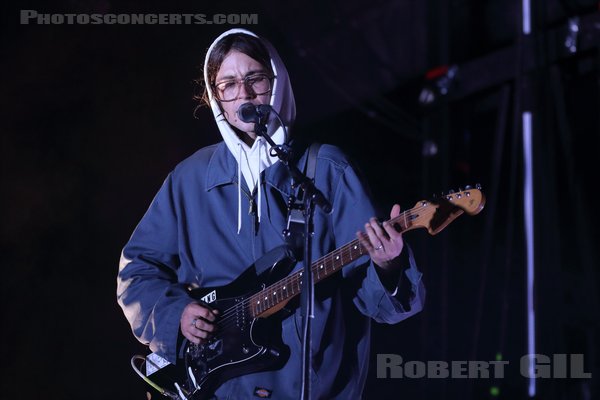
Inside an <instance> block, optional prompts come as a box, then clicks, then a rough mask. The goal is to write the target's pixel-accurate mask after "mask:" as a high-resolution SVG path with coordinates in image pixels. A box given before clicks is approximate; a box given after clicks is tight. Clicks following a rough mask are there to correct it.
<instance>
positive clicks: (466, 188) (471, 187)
mask: <svg viewBox="0 0 600 400" xmlns="http://www.w3.org/2000/svg"><path fill="white" fill-rule="evenodd" d="M469 189H473V186H471V185H467V186H465V190H469Z"/></svg>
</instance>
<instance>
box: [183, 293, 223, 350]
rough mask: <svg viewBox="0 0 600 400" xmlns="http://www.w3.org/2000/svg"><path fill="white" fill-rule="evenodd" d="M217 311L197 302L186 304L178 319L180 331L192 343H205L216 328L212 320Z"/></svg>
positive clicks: (214, 318)
mask: <svg viewBox="0 0 600 400" xmlns="http://www.w3.org/2000/svg"><path fill="white" fill-rule="evenodd" d="M218 313H219V312H218V311H217V310H211V309H210V308H207V307H204V306H202V305H200V304H198V303H190V304H188V305H187V306H186V307H185V308H184V309H183V313H182V314H181V319H180V320H179V326H180V329H181V333H182V334H183V336H185V337H186V338H187V339H188V340H189V341H190V342H192V343H195V344H201V343H206V341H207V340H208V339H209V338H210V337H211V336H212V334H213V332H215V330H216V326H215V324H214V322H215V320H216V316H217V315H218Z"/></svg>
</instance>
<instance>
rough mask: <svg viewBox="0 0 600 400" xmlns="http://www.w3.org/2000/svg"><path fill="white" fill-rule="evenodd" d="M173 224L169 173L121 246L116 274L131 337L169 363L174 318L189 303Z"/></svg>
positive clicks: (173, 356) (175, 335) (175, 328)
mask: <svg viewBox="0 0 600 400" xmlns="http://www.w3.org/2000/svg"><path fill="white" fill-rule="evenodd" d="M177 221H178V218H177V213H176V207H175V200H174V195H173V182H172V176H171V175H169V177H167V179H166V180H165V182H164V184H163V186H162V187H161V189H160V191H159V192H158V194H157V195H156V196H155V198H154V200H153V201H152V203H151V205H150V207H149V209H148V211H147V212H146V214H145V215H144V217H143V218H142V220H141V221H140V223H139V224H138V226H137V227H136V229H135V231H134V232H133V234H132V236H131V238H130V240H129V241H128V243H127V244H126V245H125V247H124V249H123V252H122V254H121V261H120V264H119V273H118V276H117V301H118V303H119V305H120V306H121V308H122V309H123V312H124V314H125V317H126V318H127V320H128V321H129V324H130V325H131V328H132V331H133V333H134V335H135V336H136V337H137V339H138V340H139V341H140V342H142V343H144V344H146V345H149V346H150V349H151V350H152V351H154V352H157V353H158V354H159V355H161V356H162V357H164V358H166V359H167V360H168V361H170V362H173V363H174V362H175V361H176V355H177V341H178V335H179V319H180V317H181V314H182V312H183V309H184V308H185V306H186V305H187V304H189V303H191V302H192V299H191V298H190V297H189V296H188V294H187V290H186V287H185V286H184V285H182V284H179V283H178V281H177V269H178V268H179V265H180V261H179V257H178V239H177V238H178V222H177Z"/></svg>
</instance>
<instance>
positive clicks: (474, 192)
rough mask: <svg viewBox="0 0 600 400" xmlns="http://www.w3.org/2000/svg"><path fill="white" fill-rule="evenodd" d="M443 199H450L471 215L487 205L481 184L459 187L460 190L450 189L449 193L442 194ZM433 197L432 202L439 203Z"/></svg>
mask: <svg viewBox="0 0 600 400" xmlns="http://www.w3.org/2000/svg"><path fill="white" fill-rule="evenodd" d="M441 198H442V199H445V200H448V201H449V202H450V203H451V204H453V205H454V206H456V207H459V208H460V209H462V210H463V211H464V212H466V213H467V214H469V215H477V214H479V212H480V211H481V210H483V207H484V206H485V196H484V195H483V193H482V192H481V186H480V185H476V186H475V188H472V187H471V186H467V187H466V188H465V189H464V190H463V189H458V192H455V191H453V190H450V191H449V192H448V194H442V196H441ZM436 200H437V199H433V201H432V202H434V203H437V202H439V200H437V201H436Z"/></svg>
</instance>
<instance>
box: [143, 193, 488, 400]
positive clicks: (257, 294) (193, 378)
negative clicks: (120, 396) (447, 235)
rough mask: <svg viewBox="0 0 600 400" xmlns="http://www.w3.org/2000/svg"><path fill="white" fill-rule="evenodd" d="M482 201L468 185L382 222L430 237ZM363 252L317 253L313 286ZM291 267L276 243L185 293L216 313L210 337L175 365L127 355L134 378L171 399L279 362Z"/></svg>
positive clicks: (294, 292)
mask: <svg viewBox="0 0 600 400" xmlns="http://www.w3.org/2000/svg"><path fill="white" fill-rule="evenodd" d="M484 205H485V196H484V195H483V193H482V192H481V190H480V187H479V185H477V187H476V188H471V187H469V186H467V188H466V189H464V190H460V191H458V192H450V194H447V195H443V196H441V197H439V198H434V199H433V200H422V201H419V202H418V203H416V204H415V206H414V207H413V208H411V209H410V210H406V211H404V212H402V213H401V214H400V215H399V216H397V217H395V218H393V219H391V220H390V221H389V222H390V223H391V224H392V226H394V227H395V228H396V229H397V230H398V231H399V232H407V231H410V230H413V229H417V228H424V229H427V231H428V232H429V234H431V235H435V234H437V233H439V232H441V231H442V230H443V229H444V228H445V227H446V226H448V224H450V223H451V222H452V221H453V220H455V219H456V218H458V217H459V216H460V215H462V214H463V213H467V214H469V215H476V214H478V213H479V212H480V211H481V210H482V209H483V207H484ZM367 254H368V252H367V250H366V249H364V248H363V247H362V246H361V244H360V242H359V241H358V239H355V240H353V241H352V242H350V243H347V244H346V245H344V246H342V247H340V248H338V249H336V250H334V251H332V252H331V253H329V254H327V255H325V256H323V257H321V258H319V259H318V260H316V261H314V262H313V263H312V266H311V270H312V273H313V278H314V280H313V281H314V283H315V284H317V283H318V282H320V281H322V280H324V279H326V278H328V277H330V276H334V275H336V272H338V271H339V270H340V269H341V268H342V267H343V266H345V265H347V264H349V263H351V262H352V261H354V260H356V259H358V258H360V257H362V256H364V255H367ZM265 265H267V266H270V268H268V269H267V272H265V274H262V275H261V276H256V273H255V271H256V269H257V268H256V267H258V266H265ZM293 265H294V259H293V257H292V254H291V251H289V250H288V249H287V248H285V247H281V248H276V249H274V250H273V251H271V252H269V253H267V254H266V255H265V256H263V257H262V258H261V259H260V260H258V261H257V262H256V263H255V265H254V266H251V267H250V268H248V269H247V270H246V272H244V273H243V274H242V275H241V276H240V277H238V278H237V279H236V280H235V281H233V282H232V283H230V284H228V285H226V286H222V287H215V288H202V289H194V290H192V296H193V297H194V298H196V299H197V300H198V301H199V302H200V303H203V304H204V305H206V306H208V307H211V308H216V309H218V310H219V312H220V313H219V317H218V319H217V321H216V325H217V332H216V334H215V335H214V336H213V337H212V338H211V339H210V340H209V341H208V342H207V343H205V344H201V345H195V344H193V343H188V344H186V345H185V352H184V353H185V356H184V360H179V362H178V363H177V365H173V364H170V363H169V362H168V361H166V360H165V359H163V358H161V357H160V356H158V355H157V354H156V353H152V354H150V355H148V356H147V357H146V358H145V359H144V357H142V356H134V358H132V366H133V367H134V369H135V370H136V372H137V373H138V375H140V376H141V377H142V378H143V379H144V380H145V381H146V382H147V383H149V384H150V385H152V386H153V387H154V388H155V389H157V390H158V391H159V392H160V393H161V394H163V395H165V396H167V397H170V398H172V399H177V400H204V399H207V398H209V397H210V396H211V395H212V393H213V392H214V391H215V390H216V389H217V388H218V387H219V386H220V385H221V384H223V383H224V382H225V381H226V380H228V379H231V378H233V377H236V376H240V375H245V374H249V373H253V372H258V371H264V370H267V369H276V368H280V367H281V366H283V365H284V364H285V362H286V361H287V359H288V357H289V349H288V348H287V346H285V345H284V344H283V342H282V341H281V335H280V334H278V333H277V332H278V330H277V327H278V326H279V331H280V326H281V325H280V324H278V322H279V321H280V318H281V317H282V316H281V315H280V316H279V318H278V317H276V316H275V314H278V315H279V314H283V313H284V312H285V310H284V307H285V306H286V305H287V304H288V303H289V302H290V300H292V299H294V298H295V297H296V296H298V295H299V294H300V292H301V286H302V273H303V271H298V272H295V273H293V274H289V272H290V271H291V270H292V268H293ZM258 270H262V268H258ZM288 315H289V314H288ZM274 332H276V333H275V334H274ZM135 359H142V360H144V361H145V375H144V374H143V373H142V372H141V371H140V370H139V368H137V367H136V365H135V362H134V361H135Z"/></svg>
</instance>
